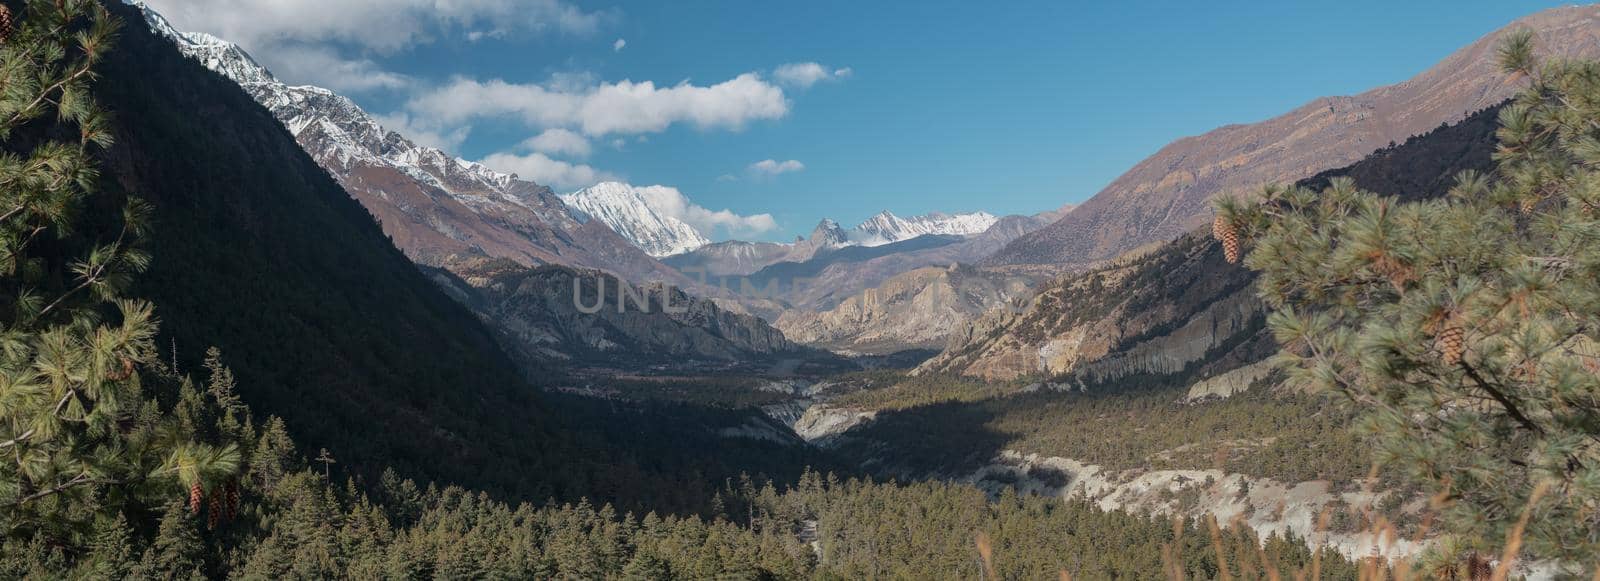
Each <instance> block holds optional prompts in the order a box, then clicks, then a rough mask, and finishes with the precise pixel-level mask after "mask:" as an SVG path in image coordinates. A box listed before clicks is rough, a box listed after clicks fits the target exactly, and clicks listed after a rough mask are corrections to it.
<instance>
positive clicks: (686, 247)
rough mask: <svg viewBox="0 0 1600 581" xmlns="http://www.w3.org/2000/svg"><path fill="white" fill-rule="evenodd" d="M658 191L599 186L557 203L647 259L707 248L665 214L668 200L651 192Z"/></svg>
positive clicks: (699, 237) (682, 224) (613, 184)
mask: <svg viewBox="0 0 1600 581" xmlns="http://www.w3.org/2000/svg"><path fill="white" fill-rule="evenodd" d="M660 187H661V186H644V187H635V186H632V185H629V184H624V183H619V182H601V183H598V184H595V185H593V186H590V187H587V188H584V189H582V190H578V191H576V192H573V193H571V194H567V195H564V196H561V201H563V202H566V204H567V205H568V206H571V207H572V208H574V209H576V210H579V211H581V212H583V214H585V215H586V216H587V217H589V218H593V219H596V220H599V221H601V222H604V223H605V224H606V225H607V226H610V227H611V229H612V230H615V231H616V232H617V233H618V234H621V235H622V237H623V238H627V239H628V240H629V241H631V242H633V244H634V245H635V246H638V247H639V248H640V249H642V250H644V251H645V253H647V254H649V255H651V256H655V257H658V258H659V257H663V256H671V255H674V254H682V253H684V252H688V251H690V250H694V249H696V248H699V247H701V246H705V245H707V244H710V243H711V241H710V240H707V239H706V237H705V236H703V235H701V234H700V232H699V231H698V230H695V229H694V227H693V226H690V225H689V224H687V223H685V222H684V221H682V220H679V219H678V218H676V217H674V216H672V215H669V214H668V213H667V212H666V208H664V207H662V206H663V201H664V200H666V199H670V198H669V197H668V196H663V195H657V194H663V193H665V192H657V191H653V190H652V188H660ZM674 197H675V196H674Z"/></svg>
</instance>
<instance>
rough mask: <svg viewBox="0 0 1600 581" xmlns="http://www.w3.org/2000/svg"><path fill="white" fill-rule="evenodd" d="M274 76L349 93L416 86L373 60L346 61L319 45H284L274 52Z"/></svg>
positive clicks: (410, 79)
mask: <svg viewBox="0 0 1600 581" xmlns="http://www.w3.org/2000/svg"><path fill="white" fill-rule="evenodd" d="M273 57H274V59H275V61H276V62H279V63H282V64H281V65H280V66H277V67H275V68H273V69H272V70H273V74H275V75H277V76H278V77H279V78H283V79H295V82H296V83H301V84H308V85H317V86H319V87H323V88H327V89H332V90H334V91H338V92H342V93H349V92H361V91H371V90H374V89H403V88H406V87H409V86H411V85H412V84H413V83H415V82H416V81H415V79H412V78H411V77H409V76H406V75H403V74H400V73H395V72H391V71H386V70H383V68H382V67H380V66H378V63H376V62H373V61H372V60H371V59H364V58H357V59H346V58H344V57H341V56H339V55H338V54H337V53H336V52H334V51H332V50H329V49H326V48H322V47H316V46H284V47H279V48H278V49H276V50H275V51H273Z"/></svg>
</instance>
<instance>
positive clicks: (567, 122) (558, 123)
mask: <svg viewBox="0 0 1600 581" xmlns="http://www.w3.org/2000/svg"><path fill="white" fill-rule="evenodd" d="M558 81H560V82H558ZM575 85H576V84H575V83H574V82H573V80H572V79H562V80H553V81H552V82H550V83H547V84H543V85H540V84H516V83H507V82H505V81H501V80H491V81H477V80H472V79H465V78H458V79H456V80H454V81H452V82H450V83H448V84H446V85H444V86H442V87H438V88H436V89H434V90H431V91H428V92H425V93H423V94H421V95H419V96H416V97H414V98H412V99H411V100H410V101H409V102H408V103H407V104H406V109H407V110H408V111H410V112H411V113H412V114H413V115H415V116H421V117H428V118H430V119H436V120H438V122H440V123H445V124H456V123H463V122H467V121H471V120H473V119H478V118H504V117H511V118H517V119H521V120H522V121H523V122H524V123H526V124H528V125H530V126H534V127H542V128H550V127H570V128H574V129H577V130H579V131H582V132H583V133H584V134H586V135H590V136H601V135H608V134H614V133H621V134H637V133H654V132H659V131H663V130H665V129H667V128H668V127H670V126H672V125H674V124H677V123H685V124H689V125H692V126H694V127H696V128H699V129H732V130H738V129H741V128H743V127H744V126H745V124H747V123H749V122H751V121H756V120H766V119H779V118H782V117H784V116H786V115H788V114H789V100H788V98H787V97H785V96H784V94H783V89H780V88H778V87H777V86H776V85H773V84H771V83H768V82H767V81H766V80H764V79H762V78H761V76H760V75H757V74H755V73H745V74H742V75H739V76H737V77H734V78H732V79H729V80H726V81H723V82H721V83H717V84H715V85H706V86H702V85H694V84H690V83H689V82H687V81H685V82H683V83H679V84H677V85H673V86H670V87H669V86H661V87H658V86H656V84H655V83H653V82H651V81H644V82H639V83H636V82H633V81H628V80H624V81H619V82H615V83H598V84H590V85H587V86H575Z"/></svg>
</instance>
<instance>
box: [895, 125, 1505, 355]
mask: <svg viewBox="0 0 1600 581" xmlns="http://www.w3.org/2000/svg"><path fill="white" fill-rule="evenodd" d="M1497 113H1498V109H1488V110H1485V111H1480V112H1478V113H1475V114H1473V115H1472V116H1470V117H1468V118H1467V119H1465V120H1463V121H1462V122H1461V123H1459V124H1457V125H1454V126H1450V127H1446V128H1442V129H1439V130H1437V131H1434V132H1432V133H1429V134H1427V135H1424V136H1419V137H1417V138H1414V139H1411V140H1408V141H1407V142H1406V143H1405V144H1403V145H1399V146H1397V147H1394V148H1385V149H1384V150H1382V151H1379V152H1378V153H1376V154H1374V155H1372V156H1370V157H1368V158H1367V159H1365V160H1363V161H1361V162H1359V163H1356V164H1354V165H1351V166H1349V167H1346V168H1342V169H1338V170H1333V171H1329V172H1324V173H1323V174H1319V175H1317V176H1313V177H1312V178H1309V179H1307V180H1303V181H1302V182H1301V184H1302V185H1305V186H1307V187H1311V188H1321V187H1324V186H1325V185H1326V184H1327V182H1328V180H1329V179H1331V178H1333V177H1335V176H1349V177H1350V178H1352V179H1354V180H1355V182H1356V185H1357V186H1359V187H1361V188H1364V189H1367V190H1371V191H1374V192H1378V193H1381V194H1388V195H1395V196H1399V197H1401V198H1403V199H1421V198H1427V197H1436V196H1441V195H1444V193H1445V191H1447V190H1448V188H1449V187H1450V186H1451V185H1452V184H1454V176H1455V175H1456V174H1457V173H1458V172H1460V171H1462V170H1465V169H1476V170H1480V171H1486V170H1488V169H1489V168H1490V167H1491V163H1490V154H1491V152H1492V151H1493V149H1494V137H1493V136H1494V131H1495V128H1496V126H1497V124H1496V121H1495V120H1496V115H1497ZM1081 211H1083V210H1081V209H1080V210H1076V211H1074V212H1073V213H1074V214H1076V213H1077V212H1081ZM1254 281H1255V277H1254V274H1253V273H1251V272H1250V271H1248V270H1246V269H1245V268H1243V267H1242V266H1239V265H1234V264H1228V263H1227V261H1225V260H1224V259H1223V255H1222V249H1221V246H1220V245H1219V244H1217V243H1216V242H1215V241H1214V240H1212V239H1211V237H1210V235H1209V232H1199V231H1196V232H1191V233H1189V234H1187V235H1185V236H1183V237H1181V238H1179V239H1178V240H1175V241H1173V242H1171V243H1168V244H1165V245H1163V246H1161V247H1159V248H1157V249H1156V250H1154V251H1152V252H1150V253H1147V254H1144V255H1141V256H1138V257H1133V258H1127V259H1123V260H1119V261H1115V262H1112V263H1111V264H1108V265H1106V266H1103V267H1101V268H1098V269H1095V270H1091V271H1088V272H1085V273H1082V274H1073V275H1066V276H1063V277H1061V278H1058V279H1056V280H1055V281H1052V282H1050V283H1048V284H1046V285H1044V286H1043V287H1042V288H1041V289H1040V291H1039V292H1038V293H1037V294H1036V295H1034V296H1033V297H1032V298H1031V299H1030V300H1029V301H1028V302H1027V305H1026V307H1024V308H1022V309H1021V310H1020V311H1018V312H1012V311H1006V310H1000V311H990V312H989V313H986V314H985V315H984V316H982V317H980V318H978V319H977V320H975V321H973V322H971V323H969V324H967V325H964V326H963V327H961V328H960V329H958V330H957V331H956V332H955V333H953V334H952V335H951V338H950V342H949V343H948V344H947V346H946V348H945V350H944V351H943V352H942V353H940V354H939V355H938V356H936V357H934V358H933V359H930V360H928V361H927V362H925V363H924V364H923V365H922V366H920V367H919V368H918V369H917V373H953V374H959V375H967V376H974V377H981V378H985V379H991V380H1004V379H1014V378H1018V377H1028V376H1042V377H1056V378H1061V377H1065V378H1067V379H1069V380H1071V381H1076V382H1081V383H1082V384H1093V383H1098V382H1107V381H1114V380H1117V379H1120V378H1123V377H1129V376H1171V375H1175V374H1179V373H1189V374H1193V377H1197V378H1203V377H1211V376H1214V375H1218V374H1222V373H1225V372H1228V371H1232V370H1234V369H1238V368H1240V367H1243V366H1244V365H1246V364H1249V363H1252V362H1254V361H1258V360H1260V359H1261V358H1263V357H1265V356H1267V355H1269V354H1271V353H1272V352H1273V351H1274V350H1275V349H1276V348H1275V347H1274V345H1273V344H1272V341H1271V338H1270V337H1267V336H1266V334H1265V333H1263V332H1262V328H1263V323H1264V316H1265V315H1264V311H1263V308H1262V305H1261V304H1260V302H1259V301H1257V300H1256V298H1255V289H1254Z"/></svg>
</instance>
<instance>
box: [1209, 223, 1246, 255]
mask: <svg viewBox="0 0 1600 581" xmlns="http://www.w3.org/2000/svg"><path fill="white" fill-rule="evenodd" d="M1211 235H1212V236H1213V237H1215V238H1216V239H1217V240H1218V241H1220V242H1222V254H1223V256H1225V257H1226V258H1227V259H1228V263H1230V264H1238V262H1239V230H1238V229H1236V228H1234V227H1233V223H1232V222H1229V221H1228V220H1227V219H1226V218H1223V217H1222V216H1221V215H1218V216H1217V219H1216V220H1212V221H1211Z"/></svg>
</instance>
